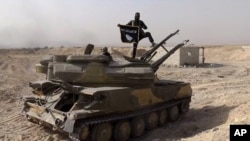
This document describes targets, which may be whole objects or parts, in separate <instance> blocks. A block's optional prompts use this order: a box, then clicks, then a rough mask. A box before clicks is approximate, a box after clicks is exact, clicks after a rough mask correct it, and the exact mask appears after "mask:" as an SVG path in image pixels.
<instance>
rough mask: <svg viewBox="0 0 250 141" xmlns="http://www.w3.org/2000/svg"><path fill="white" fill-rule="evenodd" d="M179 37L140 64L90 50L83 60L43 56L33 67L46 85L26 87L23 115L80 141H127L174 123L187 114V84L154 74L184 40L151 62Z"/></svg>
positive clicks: (188, 93)
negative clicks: (29, 92)
mask: <svg viewBox="0 0 250 141" xmlns="http://www.w3.org/2000/svg"><path fill="white" fill-rule="evenodd" d="M178 32H179V30H177V31H176V32H175V33H172V34H170V35H169V36H167V37H166V38H165V39H164V40H163V41H162V42H160V43H159V44H158V45H156V46H155V47H153V48H151V49H150V50H149V51H148V52H146V53H145V54H144V55H143V56H142V57H141V58H139V59H134V58H129V57H127V56H123V57H121V58H111V57H110V56H105V55H91V52H92V49H91V51H88V53H85V54H84V55H54V56H46V57H45V58H44V59H42V60H41V61H40V62H39V64H37V65H36V70H37V72H40V73H44V74H46V80H43V81H37V82H32V83H30V87H31V88H32V89H33V94H34V96H32V97H27V98H24V108H23V111H22V112H23V114H24V115H26V117H27V119H28V120H31V121H33V122H35V123H39V124H40V125H44V126H49V127H51V128H52V129H54V130H58V131H61V132H64V133H67V134H69V137H70V138H71V139H72V140H83V141H85V140H93V141H109V140H116V141H126V140H128V139H129V138H136V137H139V136H141V135H142V134H143V133H144V131H146V130H152V129H154V128H156V127H157V126H163V125H165V124H166V123H167V121H175V120H177V119H178V118H179V117H181V115H182V114H185V113H186V112H187V111H188V110H189V103H190V101H191V95H192V89H191V86H190V83H185V82H180V81H174V80H160V79H158V78H157V76H156V75H155V73H156V71H157V70H158V68H159V66H160V65H161V64H162V63H163V62H164V61H165V60H166V59H167V58H168V57H169V56H170V55H171V54H173V53H174V52H175V51H176V50H177V49H179V48H180V47H182V46H184V45H185V44H186V43H187V42H188V40H185V41H184V42H182V43H180V44H178V45H176V46H175V47H174V48H173V49H172V50H170V51H167V52H166V54H165V55H163V56H162V57H160V58H159V59H158V60H156V61H155V62H152V61H151V58H152V57H153V56H154V55H155V54H156V53H154V52H155V51H156V50H157V48H159V47H163V48H165V47H164V46H163V44H164V43H165V42H166V40H168V39H169V38H171V37H172V36H174V35H175V34H177V33H178ZM92 47H93V46H91V48H92Z"/></svg>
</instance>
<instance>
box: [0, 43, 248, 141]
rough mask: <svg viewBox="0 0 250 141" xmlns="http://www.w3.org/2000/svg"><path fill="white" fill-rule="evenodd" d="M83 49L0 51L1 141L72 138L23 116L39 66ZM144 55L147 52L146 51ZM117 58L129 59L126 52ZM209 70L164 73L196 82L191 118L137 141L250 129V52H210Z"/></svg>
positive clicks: (214, 138)
mask: <svg viewBox="0 0 250 141" xmlns="http://www.w3.org/2000/svg"><path fill="white" fill-rule="evenodd" d="M83 50H84V49H83V48H43V49H37V48H36V49H12V50H6V49H1V50H0V107H1V108H0V141H8V140H11V141H26V140H39V141H56V140H68V139H67V136H65V135H62V134H59V133H57V132H54V131H52V130H50V129H47V128H43V127H40V126H39V125H36V124H33V123H30V122H28V121H26V119H25V118H24V117H23V116H22V115H21V114H20V112H21V109H22V101H21V99H20V98H21V97H22V96H23V95H29V94H31V89H30V88H29V87H28V83H29V82H30V81H35V80H39V79H40V80H41V79H44V78H45V76H44V75H42V74H38V73H36V72H35V69H34V65H35V64H36V63H37V62H39V60H40V59H41V58H42V57H43V56H44V55H46V54H82V53H83ZM141 51H143V50H141ZM111 52H112V53H113V54H121V53H123V54H126V55H128V54H129V51H128V50H127V49H124V48H119V49H118V50H117V49H115V48H113V49H111ZM205 57H206V64H204V65H201V66H198V67H180V68H179V67H161V68H160V69H159V71H158V72H157V73H158V76H159V77H160V78H162V79H172V80H180V81H185V82H190V83H191V84H192V88H193V97H192V102H191V109H190V111H189V112H188V113H187V114H186V116H185V117H183V118H181V119H180V120H178V121H176V122H173V123H169V124H167V125H166V126H165V127H162V128H157V129H155V130H153V131H151V132H149V133H148V134H147V135H145V136H143V137H142V138H140V139H137V140H143V141H175V140H183V141H201V140H207V141H221V140H229V125H230V124H249V123H250V115H249V111H250V103H249V102H248V101H249V100H250V89H249V88H248V86H249V85H250V76H249V73H250V49H243V48H241V47H237V46H223V47H206V48H205Z"/></svg>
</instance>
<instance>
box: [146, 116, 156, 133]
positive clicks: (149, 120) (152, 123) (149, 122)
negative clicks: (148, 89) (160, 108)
mask: <svg viewBox="0 0 250 141" xmlns="http://www.w3.org/2000/svg"><path fill="white" fill-rule="evenodd" d="M145 125H146V128H147V129H149V130H152V129H154V128H156V127H157V125H158V115H157V114H156V113H155V112H153V113H150V114H148V115H147V116H146V118H145Z"/></svg>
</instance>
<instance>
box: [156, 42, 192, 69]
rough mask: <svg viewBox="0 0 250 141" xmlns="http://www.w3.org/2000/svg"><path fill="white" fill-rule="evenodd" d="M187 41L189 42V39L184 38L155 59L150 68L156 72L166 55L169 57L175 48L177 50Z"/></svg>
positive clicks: (166, 57)
mask: <svg viewBox="0 0 250 141" xmlns="http://www.w3.org/2000/svg"><path fill="white" fill-rule="evenodd" d="M187 42H189V40H185V41H183V42H182V43H179V44H178V45H176V46H175V47H174V48H173V49H171V50H170V51H169V52H167V53H166V54H165V55H164V56H162V57H161V58H160V59H158V60H157V61H155V62H154V63H152V68H153V70H154V72H156V71H157V70H158V69H159V66H160V65H161V64H162V63H163V62H164V61H165V60H167V59H168V57H170V56H171V55H172V54H173V53H174V52H175V51H176V50H178V49H179V48H181V47H183V46H184V45H185V44H186V43H187Z"/></svg>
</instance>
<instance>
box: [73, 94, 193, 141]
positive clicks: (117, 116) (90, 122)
mask: <svg viewBox="0 0 250 141" xmlns="http://www.w3.org/2000/svg"><path fill="white" fill-rule="evenodd" d="M184 102H188V104H189V103H190V102H191V97H188V98H183V99H178V100H175V101H171V102H167V103H161V104H157V105H155V106H153V107H152V106H150V107H147V108H144V109H141V110H139V111H131V112H125V113H112V114H109V115H106V116H100V117H94V118H87V119H83V120H81V119H79V120H80V121H78V122H77V123H78V124H80V126H78V127H77V128H76V129H75V131H76V133H69V138H70V139H71V140H72V141H81V140H80V138H79V133H77V132H79V130H80V129H81V128H83V127H86V126H89V127H90V126H95V125H97V124H101V123H112V122H117V121H119V120H124V119H131V118H134V117H137V116H142V115H146V114H150V113H152V112H158V111H160V110H163V109H167V108H169V107H172V106H175V105H179V104H181V103H184ZM179 108H180V107H179ZM179 113H180V115H179V117H181V116H182V115H183V114H184V113H182V112H179ZM138 138H140V137H138ZM130 139H131V138H130ZM135 139H137V138H135Z"/></svg>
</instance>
